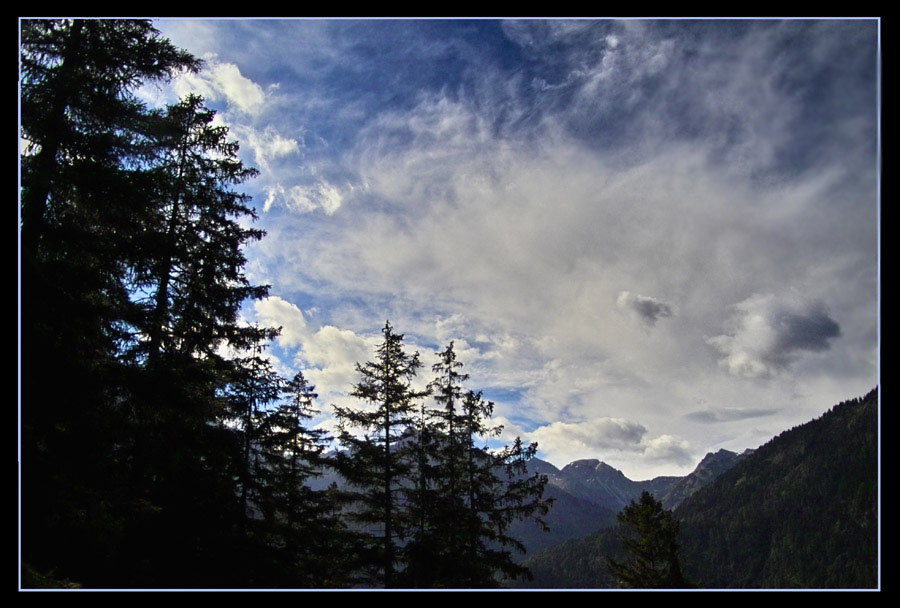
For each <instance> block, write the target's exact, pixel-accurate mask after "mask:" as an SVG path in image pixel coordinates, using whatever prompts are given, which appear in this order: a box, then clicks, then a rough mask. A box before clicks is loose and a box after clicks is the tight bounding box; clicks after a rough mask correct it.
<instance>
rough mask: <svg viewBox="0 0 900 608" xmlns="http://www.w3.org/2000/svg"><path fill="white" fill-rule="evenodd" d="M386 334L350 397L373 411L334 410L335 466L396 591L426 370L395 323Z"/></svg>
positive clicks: (370, 550) (378, 565) (376, 561)
mask: <svg viewBox="0 0 900 608" xmlns="http://www.w3.org/2000/svg"><path fill="white" fill-rule="evenodd" d="M382 335H383V336H384V340H383V342H382V343H381V344H380V345H379V346H378V348H377V349H376V353H375V361H369V362H367V363H366V364H365V365H360V364H357V366H356V369H357V371H358V372H359V374H360V376H361V379H360V381H359V383H358V384H356V386H355V387H354V389H353V391H352V393H351V395H353V396H354V397H357V398H359V399H361V400H362V401H363V402H365V403H366V404H368V406H369V407H368V408H366V409H354V408H349V407H341V406H335V407H334V410H335V415H336V417H337V419H338V439H339V441H340V442H341V444H342V445H343V447H344V451H343V452H341V453H340V454H339V457H338V459H337V461H336V465H337V466H338V470H339V471H340V473H341V474H342V475H343V476H344V478H345V479H346V480H347V482H348V483H349V484H350V485H351V486H352V487H354V488H356V492H355V495H354V497H353V499H354V504H353V506H352V507H351V509H350V511H349V514H350V516H351V518H352V520H353V521H355V522H356V524H357V525H358V526H359V527H364V528H366V529H365V534H364V539H365V541H366V543H367V545H368V546H367V548H366V556H365V558H364V559H365V560H366V561H368V562H369V563H371V564H373V566H374V568H375V570H376V572H377V573H378V574H377V579H378V580H379V581H380V582H381V584H383V585H384V586H385V587H394V586H396V585H397V584H398V578H397V569H398V562H399V560H400V558H401V555H400V553H401V552H400V546H401V545H402V542H403V541H404V540H405V539H406V538H407V535H408V533H409V527H410V521H409V518H408V514H407V512H406V510H405V508H404V505H403V503H402V500H401V499H402V497H403V495H404V492H406V491H408V490H409V489H410V488H411V487H414V486H415V478H414V477H413V476H412V471H413V465H412V462H411V461H412V460H414V457H411V455H410V442H409V440H410V438H411V437H410V436H411V430H412V428H413V425H414V422H415V413H416V409H417V408H416V403H417V401H418V400H419V399H421V398H422V397H424V396H425V394H426V393H425V392H424V391H416V390H414V389H413V388H412V386H411V381H412V379H413V378H414V377H415V375H416V372H417V370H418V369H419V367H421V363H420V362H419V354H418V353H415V354H413V355H409V354H407V353H406V352H405V351H404V350H403V334H397V333H394V330H393V328H392V327H391V324H390V322H387V323H385V326H384V328H383V330H382ZM354 430H355V431H356V432H355V433H354V432H353V431H354Z"/></svg>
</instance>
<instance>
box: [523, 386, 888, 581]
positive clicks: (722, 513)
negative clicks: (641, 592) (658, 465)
mask: <svg viewBox="0 0 900 608" xmlns="http://www.w3.org/2000/svg"><path fill="white" fill-rule="evenodd" d="M732 454H733V453H720V452H717V453H716V454H710V455H707V457H706V458H704V460H703V461H702V462H701V463H700V464H699V465H698V466H697V469H695V471H694V472H693V473H691V475H688V476H687V477H685V478H684V479H683V480H681V481H678V482H676V483H675V484H673V485H672V486H670V488H669V494H668V497H669V499H670V500H671V501H676V502H677V501H678V500H679V496H678V495H684V494H689V495H687V496H685V497H683V498H681V500H683V502H681V503H680V504H679V505H678V506H677V507H676V508H675V510H674V514H675V516H676V518H677V519H678V520H679V521H680V522H681V535H680V537H679V538H680V542H681V563H682V569H683V571H684V572H685V573H686V574H687V576H688V577H689V578H690V579H692V580H693V581H694V582H695V583H696V584H698V585H699V586H700V587H702V588H749V589H753V588H757V589H764V588H773V589H774V588H798V589H812V588H823V589H835V588H842V589H870V588H876V587H877V585H878V468H877V466H878V392H877V389H876V390H873V391H872V392H870V393H869V394H868V395H866V396H865V397H862V398H860V399H853V400H850V401H846V402H843V403H841V404H839V405H836V406H834V407H833V408H831V409H830V410H829V411H827V412H826V413H825V414H823V415H822V416H821V417H819V418H817V419H815V420H812V421H810V422H808V423H806V424H804V425H801V426H798V427H795V428H793V429H790V430H788V431H785V432H783V433H781V434H780V435H778V436H777V437H775V438H773V439H772V440H770V441H769V442H768V443H766V444H765V445H763V446H761V447H760V448H759V449H757V450H755V451H752V452H749V453H747V452H745V453H743V454H740V455H732ZM735 456H737V457H735ZM729 466H730V468H727V470H724V471H718V472H717V469H718V468H719V467H729ZM704 479H706V480H710V483H708V484H707V485H706V486H704V487H702V488H696V487H694V488H692V484H694V483H697V484H699V483H702V482H703V480H704ZM607 557H612V558H613V559H620V560H621V559H622V548H621V546H619V543H618V540H617V534H616V530H615V528H614V527H610V528H607V529H604V530H601V531H599V532H597V533H595V534H592V535H590V536H587V537H585V538H581V539H571V540H568V541H566V542H564V543H561V544H559V545H556V546H553V547H549V548H548V549H545V550H543V551H541V552H538V553H536V554H534V555H531V556H530V557H528V558H526V559H525V560H524V562H523V563H524V565H526V566H527V567H528V568H529V569H530V570H531V571H532V573H533V575H534V581H532V582H531V583H529V584H528V585H527V586H529V587H537V588H608V587H610V586H611V585H612V581H611V580H610V578H609V576H608V575H607V573H606V569H605V563H606V558H607Z"/></svg>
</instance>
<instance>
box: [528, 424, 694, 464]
mask: <svg viewBox="0 0 900 608" xmlns="http://www.w3.org/2000/svg"><path fill="white" fill-rule="evenodd" d="M646 434H647V428H646V427H644V425H642V424H640V423H637V422H634V421H631V420H626V419H623V418H609V417H605V418H595V419H592V420H587V421H584V422H580V423H568V422H554V423H552V424H549V425H545V426H541V427H538V428H536V429H534V430H533V431H531V432H529V433H525V434H524V435H523V436H524V437H527V438H528V440H529V441H536V442H537V444H538V447H539V449H540V450H541V452H542V453H544V454H547V456H548V458H549V459H550V460H552V461H554V462H556V463H558V464H559V465H560V466H562V465H564V464H566V463H568V462H571V461H573V460H577V459H579V458H600V459H601V460H607V461H608V460H614V461H620V460H622V459H623V458H624V459H625V460H629V461H632V462H635V461H638V462H643V463H644V465H645V466H653V465H654V464H655V463H668V464H670V465H672V464H674V465H679V466H684V465H690V464H694V455H693V451H692V449H691V446H690V443H689V442H687V441H685V440H683V439H680V438H678V437H676V436H673V435H668V434H664V435H660V436H658V437H654V438H650V439H648V438H646V437H645V436H646Z"/></svg>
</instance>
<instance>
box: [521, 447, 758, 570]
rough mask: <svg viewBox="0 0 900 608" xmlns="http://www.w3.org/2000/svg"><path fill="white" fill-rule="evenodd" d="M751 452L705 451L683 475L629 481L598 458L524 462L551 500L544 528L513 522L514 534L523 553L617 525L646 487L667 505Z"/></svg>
mask: <svg viewBox="0 0 900 608" xmlns="http://www.w3.org/2000/svg"><path fill="white" fill-rule="evenodd" d="M751 453H753V450H745V451H744V452H742V453H740V454H738V453H735V452H731V451H729V450H724V449H723V450H719V451H717V452H710V453H708V454H707V455H706V456H705V457H704V458H703V459H702V460H701V461H700V463H699V464H698V465H697V467H696V468H695V469H694V470H693V471H692V472H691V473H689V474H688V475H685V476H683V477H678V476H662V477H654V478H653V479H649V480H646V481H632V480H631V479H629V478H628V477H626V476H625V474H624V473H622V471H619V470H618V469H616V468H614V467H612V466H610V465H608V464H606V463H605V462H602V461H600V460H597V459H584V460H576V461H574V462H571V463H569V464H567V465H566V466H564V467H563V468H562V469H558V468H557V467H555V466H554V465H552V464H551V463H549V462H546V461H544V460H541V459H539V458H533V459H532V460H531V461H529V463H528V470H529V473H531V474H534V473H540V474H542V475H546V476H547V487H546V490H545V494H544V495H545V496H547V497H552V498H553V499H554V504H553V508H552V509H551V510H550V513H549V514H548V516H547V518H546V521H547V524H548V526H549V528H550V530H549V532H544V531H542V530H540V529H539V528H538V527H537V525H536V524H534V523H532V522H528V521H524V522H516V523H515V524H513V526H512V533H513V536H516V537H517V538H519V539H520V540H521V541H522V543H523V544H524V545H525V548H526V556H527V555H531V554H533V553H534V552H536V551H540V550H542V549H545V548H547V547H551V546H553V545H556V544H559V543H561V542H564V541H566V540H569V539H574V538H580V537H583V536H586V535H588V534H591V533H593V532H597V531H598V530H601V529H603V528H607V527H609V526H612V525H614V524H615V523H616V514H617V513H618V512H619V511H621V510H622V508H623V507H625V506H626V505H627V504H628V503H629V502H631V501H632V500H637V499H638V497H640V495H641V493H642V492H644V491H648V492H650V493H651V494H653V495H654V496H655V497H657V499H658V500H660V501H662V503H663V505H664V506H665V507H666V508H667V509H673V508H675V507H676V506H678V505H679V504H681V502H682V501H683V500H684V499H685V498H687V497H688V496H690V495H691V494H693V493H694V492H696V491H697V490H699V489H700V488H702V487H704V486H705V485H707V484H709V483H711V482H712V481H714V480H715V479H716V478H717V477H718V476H719V475H721V474H722V473H723V472H725V471H727V470H728V469H730V468H731V467H733V466H734V465H735V464H737V463H738V462H740V461H741V460H743V459H744V458H745V457H747V456H748V455H749V454H751Z"/></svg>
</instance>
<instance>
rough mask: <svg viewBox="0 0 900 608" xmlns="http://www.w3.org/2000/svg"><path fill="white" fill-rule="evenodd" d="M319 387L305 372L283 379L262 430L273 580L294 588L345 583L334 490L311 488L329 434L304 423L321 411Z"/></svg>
mask: <svg viewBox="0 0 900 608" xmlns="http://www.w3.org/2000/svg"><path fill="white" fill-rule="evenodd" d="M314 391H315V387H314V386H312V385H310V384H309V383H308V382H307V380H306V378H305V377H304V376H303V372H297V373H296V374H295V375H294V377H293V378H292V379H291V380H289V381H287V382H286V383H284V386H283V391H282V396H283V397H284V398H283V399H282V400H281V401H280V402H279V404H278V405H277V407H275V408H273V409H270V410H269V411H268V412H266V413H265V415H264V416H263V418H262V421H261V426H260V428H259V431H260V432H259V438H258V446H259V454H260V457H261V459H260V464H261V465H262V466H261V467H260V469H259V474H260V477H261V479H260V480H259V481H260V488H261V492H260V496H259V499H258V505H259V508H260V510H261V512H262V514H263V516H264V518H265V522H266V524H265V525H266V532H267V535H268V542H269V544H271V545H272V546H273V547H275V549H276V554H277V556H278V560H277V561H278V563H277V568H278V570H280V571H281V572H283V574H280V573H276V576H274V577H273V581H274V582H275V584H276V585H277V584H285V583H287V584H289V585H290V586H292V587H321V586H328V587H334V586H340V585H341V584H343V583H344V582H345V578H346V576H347V573H346V572H345V568H344V563H345V560H344V559H342V555H343V553H344V551H345V548H346V547H345V546H344V541H345V539H346V536H347V535H346V532H345V530H344V527H343V525H342V522H341V520H340V519H339V518H338V517H337V508H336V507H337V503H336V500H335V499H334V498H333V494H334V492H335V490H334V488H329V489H328V490H320V491H316V490H313V489H312V488H311V487H310V486H309V485H308V483H307V482H308V480H309V479H311V478H313V477H318V476H320V475H322V471H323V468H324V466H325V465H326V464H327V460H326V459H325V458H324V457H323V451H324V449H325V443H326V441H327V440H328V437H327V436H326V433H325V431H324V430H321V429H310V428H307V427H306V423H307V422H308V421H309V420H310V419H311V418H312V417H313V416H314V415H315V414H317V413H318V410H316V409H315V404H314V401H315V399H316V397H317V396H318V395H316V393H315V392H314Z"/></svg>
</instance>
